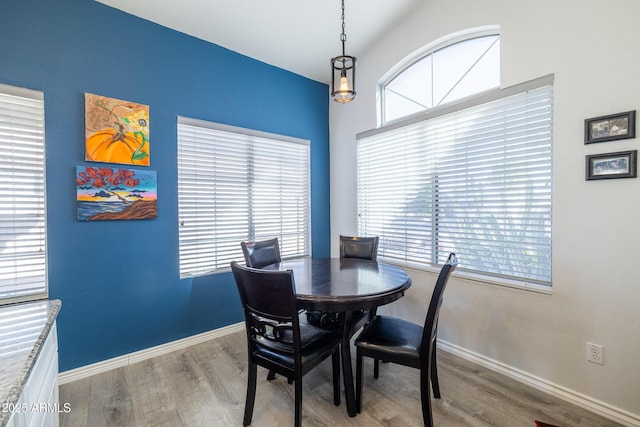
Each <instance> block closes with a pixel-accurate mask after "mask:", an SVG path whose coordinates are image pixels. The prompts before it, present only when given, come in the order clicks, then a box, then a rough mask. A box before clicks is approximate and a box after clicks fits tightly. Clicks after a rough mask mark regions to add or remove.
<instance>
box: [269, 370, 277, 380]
mask: <svg viewBox="0 0 640 427" xmlns="http://www.w3.org/2000/svg"><path fill="white" fill-rule="evenodd" d="M275 379H276V373H275V372H274V371H269V373H268V374H267V381H273V380H275Z"/></svg>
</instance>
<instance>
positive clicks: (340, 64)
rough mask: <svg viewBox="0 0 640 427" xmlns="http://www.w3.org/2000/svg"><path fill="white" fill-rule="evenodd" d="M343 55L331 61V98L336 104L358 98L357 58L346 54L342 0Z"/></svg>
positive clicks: (341, 39)
mask: <svg viewBox="0 0 640 427" xmlns="http://www.w3.org/2000/svg"><path fill="white" fill-rule="evenodd" d="M340 41H341V42H342V55H340V56H336V57H335V58H332V59H331V74H332V75H331V98H332V99H333V100H334V101H336V102H341V103H345V102H349V101H353V100H354V99H355V97H356V58H355V56H349V55H347V54H345V49H344V45H345V42H346V41H347V35H346V34H345V33H344V0H342V34H340Z"/></svg>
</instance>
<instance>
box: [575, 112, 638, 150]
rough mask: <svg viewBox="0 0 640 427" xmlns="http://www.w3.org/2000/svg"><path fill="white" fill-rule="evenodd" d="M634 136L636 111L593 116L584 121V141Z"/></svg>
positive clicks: (613, 139)
mask: <svg viewBox="0 0 640 427" xmlns="http://www.w3.org/2000/svg"><path fill="white" fill-rule="evenodd" d="M635 137H636V111H635V110H633V111H627V112H625V113H618V114H611V115H608V116H600V117H594V118H592V119H586V120H585V121H584V143H585V144H593V143H595V142H604V141H615V140H618V139H629V138H635Z"/></svg>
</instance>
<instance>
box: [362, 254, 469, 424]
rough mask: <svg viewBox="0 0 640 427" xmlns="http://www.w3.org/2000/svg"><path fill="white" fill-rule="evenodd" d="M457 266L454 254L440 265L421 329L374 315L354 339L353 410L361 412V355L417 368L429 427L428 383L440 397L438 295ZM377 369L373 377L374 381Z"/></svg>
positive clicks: (407, 323)
mask: <svg viewBox="0 0 640 427" xmlns="http://www.w3.org/2000/svg"><path fill="white" fill-rule="evenodd" d="M457 265H458V259H457V258H456V255H455V254H454V253H450V254H449V258H448V259H447V262H446V263H445V264H444V265H443V266H442V269H441V270H440V274H439V275H438V279H437V281H436V284H435V287H434V289H433V294H432V295H431V302H430V303H429V308H428V310H427V317H426V319H425V322H424V326H420V325H416V324H415V323H411V322H407V321H406V320H402V319H398V318H395V317H389V316H376V317H375V318H373V319H372V320H371V321H370V322H369V324H368V325H367V326H366V327H365V328H364V330H363V331H362V332H361V333H360V335H359V336H358V337H357V338H356V340H355V346H356V410H357V411H358V412H360V411H361V409H362V359H363V357H364V356H366V357H371V358H373V359H374V360H375V361H376V362H374V363H377V361H378V360H382V361H383V362H390V363H397V364H399V365H404V366H409V367H411V368H417V369H420V399H421V402H422V417H423V420H424V425H425V426H427V427H433V416H432V410H431V395H430V392H429V383H431V385H432V388H433V394H434V397H435V398H440V387H439V384H438V376H437V363H436V354H435V350H436V333H437V327H438V317H439V314H440V307H441V305H442V296H443V294H444V290H445V288H446V286H447V282H448V280H449V276H450V275H451V272H453V271H454V270H455V268H456V267H457ZM377 368H378V367H377V366H374V377H375V378H378V375H377V374H378V372H377Z"/></svg>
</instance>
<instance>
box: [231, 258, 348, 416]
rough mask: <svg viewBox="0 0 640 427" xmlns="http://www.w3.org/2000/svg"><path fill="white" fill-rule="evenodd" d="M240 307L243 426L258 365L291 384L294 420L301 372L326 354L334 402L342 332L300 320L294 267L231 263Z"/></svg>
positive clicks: (250, 413)
mask: <svg viewBox="0 0 640 427" xmlns="http://www.w3.org/2000/svg"><path fill="white" fill-rule="evenodd" d="M231 270H232V271H233V276H234V278H235V281H236V285H237V287H238V292H239V293H240V300H241V301H242V307H243V311H244V318H245V327H246V333H247V348H248V365H249V366H248V374H247V397H246V402H245V408H244V420H243V425H245V426H247V425H249V424H251V419H252V418H253V406H254V402H255V397H256V382H257V367H258V366H262V367H263V368H266V369H268V370H269V371H273V372H276V373H278V374H281V375H284V376H285V377H287V378H289V379H291V380H293V382H294V383H295V425H296V427H299V426H300V425H301V424H302V377H303V376H304V375H305V374H307V373H308V372H309V371H311V370H312V369H313V368H315V367H316V366H318V365H319V364H320V363H321V362H322V361H323V360H325V359H326V358H328V357H329V356H331V360H332V367H333V402H334V404H335V405H336V406H338V405H340V352H339V348H340V340H341V339H342V336H341V334H339V333H335V332H333V331H329V330H326V329H322V328H318V327H315V326H313V325H310V324H308V323H300V322H299V319H298V309H297V307H296V289H295V280H294V277H293V272H292V271H291V270H287V271H267V270H259V269H254V268H250V267H243V266H241V265H240V264H238V263H237V262H235V261H234V262H232V263H231Z"/></svg>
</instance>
